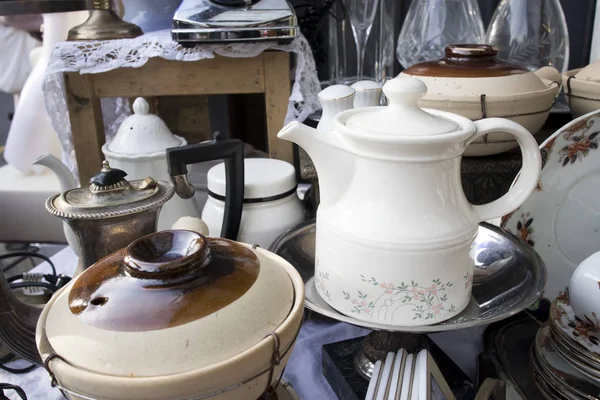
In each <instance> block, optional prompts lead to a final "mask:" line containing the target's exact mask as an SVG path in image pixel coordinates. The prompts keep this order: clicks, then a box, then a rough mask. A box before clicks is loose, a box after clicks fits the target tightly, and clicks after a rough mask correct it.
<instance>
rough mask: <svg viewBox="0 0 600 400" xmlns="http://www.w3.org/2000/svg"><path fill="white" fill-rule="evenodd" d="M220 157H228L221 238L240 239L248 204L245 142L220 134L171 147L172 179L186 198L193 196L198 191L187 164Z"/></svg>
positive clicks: (176, 188)
mask: <svg viewBox="0 0 600 400" xmlns="http://www.w3.org/2000/svg"><path fill="white" fill-rule="evenodd" d="M219 159H224V160H225V212H224V215H223V227H222V228H221V237H223V238H226V239H230V240H237V236H238V233H239V230H240V223H241V221H242V210H243V207H244V143H243V142H242V141H241V140H239V139H228V140H225V139H224V137H223V136H221V135H220V134H216V135H215V139H213V140H211V141H207V142H202V143H198V144H192V145H187V146H182V147H172V148H170V149H167V164H168V166H169V175H170V176H171V181H172V182H173V184H174V185H175V192H177V194H178V195H179V196H180V197H182V198H184V199H189V198H191V197H192V196H193V195H194V192H195V189H194V186H192V184H191V183H190V182H189V180H188V177H187V165H188V164H196V163H199V162H204V161H212V160H219Z"/></svg>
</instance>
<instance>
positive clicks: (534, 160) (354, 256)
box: [278, 78, 541, 326]
mask: <svg viewBox="0 0 600 400" xmlns="http://www.w3.org/2000/svg"><path fill="white" fill-rule="evenodd" d="M383 91H384V93H385V95H386V97H387V98H388V102H389V104H390V105H389V106H387V107H369V108H362V109H353V110H348V111H344V112H342V113H340V114H338V115H337V116H336V117H335V118H334V121H333V129H332V130H331V131H330V132H328V134H326V135H324V134H322V132H318V131H316V130H314V129H312V128H309V127H307V126H305V125H302V124H300V123H298V122H292V123H290V124H288V125H287V126H285V127H284V128H283V129H282V130H281V131H280V132H279V134H278V136H279V137H280V138H282V139H287V140H291V141H293V142H295V143H297V144H298V145H300V146H301V147H303V148H304V150H306V152H307V153H308V155H309V156H310V157H311V159H312V160H313V161H314V163H315V167H316V169H317V173H318V176H319V186H320V196H321V203H320V205H319V208H318V210H317V222H316V257H315V263H316V265H315V268H316V270H315V284H316V288H317V290H318V292H319V294H320V295H321V296H322V297H323V299H324V300H326V301H327V302H328V303H329V304H330V305H331V306H332V307H334V308H336V309H337V310H338V311H340V312H342V313H344V314H347V315H351V316H353V317H355V318H358V319H361V320H366V321H372V322H378V323H382V324H391V325H396V326H416V325H429V324H434V323H437V322H440V321H443V320H446V319H449V318H451V317H453V316H455V315H456V314H458V313H460V312H461V311H462V310H463V309H464V308H465V307H466V306H467V304H468V303H469V300H470V295H471V288H472V282H473V279H472V278H473V268H474V266H473V265H474V264H473V260H472V259H471V258H470V257H469V251H470V247H471V244H472V243H473V240H474V239H475V236H476V234H477V229H478V224H479V222H481V221H485V220H488V219H492V218H494V217H498V216H501V215H505V214H507V213H509V212H511V211H513V210H515V209H516V208H518V207H519V206H520V205H521V204H522V203H523V202H524V201H525V199H526V198H527V197H528V196H529V194H530V193H531V192H532V191H533V190H534V187H535V186H536V184H537V182H538V179H539V174H540V168H541V157H540V152H539V149H538V146H537V143H536V141H535V140H534V139H533V137H532V136H531V134H530V133H529V132H528V131H527V130H525V129H524V128H523V127H521V126H520V125H518V124H516V123H514V122H511V121H508V120H505V119H500V118H490V119H483V120H480V121H477V122H472V121H470V120H469V119H467V118H464V117H460V116H458V115H455V114H451V113H447V112H441V111H434V110H422V109H420V108H419V107H418V106H417V102H418V101H419V99H420V98H421V97H422V96H423V95H424V94H425V93H426V91H427V87H426V86H425V84H424V83H423V82H421V81H420V80H418V79H416V78H395V79H392V80H390V81H388V82H387V83H386V84H385V85H384V87H383ZM497 131H500V132H507V133H510V134H511V135H513V136H514V137H515V139H516V140H517V141H518V143H519V146H520V148H521V151H522V153H523V167H522V169H521V173H520V177H519V180H518V181H517V182H516V184H515V185H514V186H513V187H512V188H511V189H510V191H509V192H508V193H507V194H505V195H504V196H503V197H501V198H500V199H498V200H496V201H493V202H491V203H488V204H485V205H477V206H475V205H472V204H470V203H469V202H468V201H467V198H466V196H465V194H464V192H463V189H462V185H461V177H460V176H461V157H462V154H463V152H464V151H465V149H466V147H467V145H468V144H469V143H470V142H472V141H473V140H475V139H476V138H478V137H480V136H482V135H485V134H487V133H490V132H497Z"/></svg>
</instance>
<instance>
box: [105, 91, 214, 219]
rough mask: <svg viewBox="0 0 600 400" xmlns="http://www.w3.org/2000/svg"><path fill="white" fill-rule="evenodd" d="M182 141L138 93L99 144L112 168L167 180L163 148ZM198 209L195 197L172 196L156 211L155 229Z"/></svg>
mask: <svg viewBox="0 0 600 400" xmlns="http://www.w3.org/2000/svg"><path fill="white" fill-rule="evenodd" d="M185 145H187V141H186V140H185V139H184V138H182V137H180V136H177V135H173V134H172V133H171V131H170V130H169V128H168V127H167V125H166V124H165V123H164V121H163V120H162V119H161V118H160V117H158V116H156V115H153V114H150V113H149V105H148V102H147V101H146V100H145V99H143V98H141V97H139V98H137V99H135V101H134V103H133V114H132V115H130V116H129V117H127V118H126V119H125V120H124V121H123V123H122V124H121V126H120V127H119V130H118V132H117V134H116V135H115V137H114V138H113V140H111V141H110V142H109V143H105V144H104V145H103V146H102V152H103V153H104V157H106V159H107V160H108V161H109V162H110V165H111V166H112V167H113V168H118V169H122V170H124V171H127V174H128V177H129V178H130V179H143V178H145V177H147V176H152V177H155V178H156V179H159V180H163V181H167V182H170V181H171V177H170V176H169V173H168V168H167V154H166V149H168V148H170V147H181V146H185ZM201 211H202V210H201V209H200V207H199V206H198V204H197V203H196V201H195V199H193V198H192V199H183V198H181V197H179V196H174V197H173V198H171V200H169V201H168V202H167V203H166V204H165V205H164V207H163V209H162V211H161V213H160V216H159V219H158V230H164V229H168V228H169V227H171V226H172V225H173V224H174V223H175V222H176V221H177V220H178V219H179V218H181V217H197V218H200V214H201Z"/></svg>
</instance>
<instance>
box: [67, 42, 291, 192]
mask: <svg viewBox="0 0 600 400" xmlns="http://www.w3.org/2000/svg"><path fill="white" fill-rule="evenodd" d="M65 84H66V92H67V105H68V108H69V117H70V120H71V132H72V140H73V147H74V149H75V158H76V162H77V168H78V171H79V181H80V183H81V184H82V185H84V186H85V185H87V184H88V182H89V180H90V178H91V177H92V176H93V175H94V174H95V173H97V172H98V170H99V168H100V166H101V164H102V160H103V159H104V158H103V155H102V145H103V144H104V142H105V134H104V124H103V122H102V110H101V107H100V98H102V97H129V98H132V97H139V96H143V97H161V96H182V95H211V94H247V93H264V94H265V111H266V126H267V145H268V152H269V156H270V157H271V158H277V159H280V160H285V161H287V162H290V163H293V147H292V143H291V142H287V141H284V140H280V139H278V138H277V132H278V131H279V130H280V129H281V128H282V127H283V123H284V120H285V115H286V113H287V108H288V103H289V96H290V77H289V54H288V53H287V52H279V51H266V52H263V53H261V54H260V55H258V56H257V57H254V58H229V57H220V56H217V57H216V58H213V59H205V60H200V61H193V62H187V61H171V60H165V59H162V58H153V59H150V60H148V62H147V63H146V64H145V65H144V66H142V67H140V68H119V69H116V70H112V71H108V72H104V73H98V74H80V73H79V72H69V73H66V74H65Z"/></svg>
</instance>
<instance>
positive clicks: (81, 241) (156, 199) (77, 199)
mask: <svg viewBox="0 0 600 400" xmlns="http://www.w3.org/2000/svg"><path fill="white" fill-rule="evenodd" d="M67 172H68V171H67ZM126 175H127V174H126V173H125V172H124V171H121V170H119V169H112V168H110V165H109V164H108V162H106V161H104V163H103V165H102V170H101V171H100V172H99V173H98V174H97V175H95V176H94V177H93V178H92V179H91V180H90V186H89V187H86V188H74V189H70V190H67V191H65V192H63V193H61V194H57V195H55V196H52V197H50V198H49V199H48V200H47V201H46V209H47V210H48V211H49V212H50V213H52V214H53V215H56V216H57V217H60V218H62V219H63V220H64V221H65V223H66V224H67V225H68V226H69V228H70V230H71V231H72V233H73V236H74V239H75V246H74V247H75V248H76V253H77V254H78V255H79V264H78V266H77V270H76V272H75V275H78V274H80V273H81V272H82V271H83V270H84V269H86V268H87V267H89V266H91V265H92V264H94V263H95V262H96V261H98V260H100V259H102V258H104V257H106V256H107V255H109V254H112V253H114V252H115V251H117V250H120V249H122V248H124V247H126V246H127V245H129V243H131V242H132V241H133V240H135V239H137V238H140V237H142V236H145V235H148V234H150V233H153V232H155V231H156V224H157V220H158V215H159V212H160V209H161V207H162V206H163V204H164V203H165V202H166V201H167V200H169V199H170V198H171V197H172V196H173V194H174V193H175V191H174V188H173V186H172V185H171V184H170V183H169V182H163V181H156V180H154V179H153V178H146V179H143V180H135V181H131V182H129V181H127V180H126V179H125V176H126ZM71 245H72V246H73V243H71ZM41 311H42V308H41V307H36V306H33V305H29V304H25V303H23V302H21V301H19V300H18V299H17V298H16V297H15V296H14V294H13V293H12V292H11V289H10V287H9V285H8V283H7V282H6V279H5V278H4V276H3V275H2V274H0V321H2V323H1V325H0V343H2V345H3V346H6V347H7V348H8V349H10V351H11V352H12V353H14V354H16V355H18V356H20V357H22V358H24V359H26V360H28V361H31V362H33V363H36V364H39V363H40V362H41V360H40V357H39V354H38V352H37V349H36V345H35V329H36V324H37V320H38V317H39V315H40V313H41Z"/></svg>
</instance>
